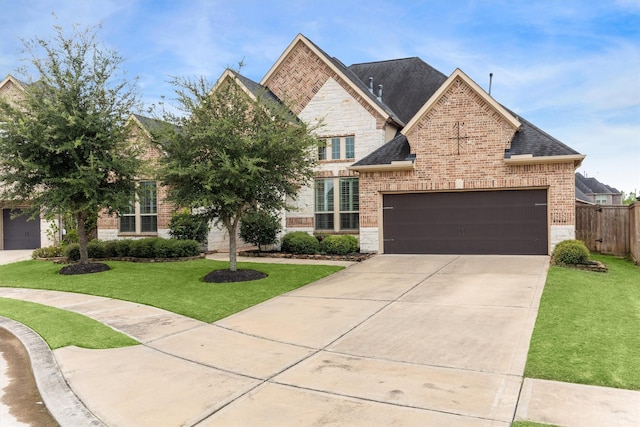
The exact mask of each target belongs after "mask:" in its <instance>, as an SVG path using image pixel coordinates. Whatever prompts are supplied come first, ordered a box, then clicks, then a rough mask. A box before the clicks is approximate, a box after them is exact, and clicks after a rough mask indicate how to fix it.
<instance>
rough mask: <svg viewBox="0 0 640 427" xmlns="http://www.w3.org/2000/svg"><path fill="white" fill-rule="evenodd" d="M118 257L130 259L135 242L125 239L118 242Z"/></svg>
mask: <svg viewBox="0 0 640 427" xmlns="http://www.w3.org/2000/svg"><path fill="white" fill-rule="evenodd" d="M115 242H116V245H115V246H116V248H115V249H116V255H115V256H117V257H128V256H129V254H130V253H131V242H133V240H130V239H123V240H116V241H115Z"/></svg>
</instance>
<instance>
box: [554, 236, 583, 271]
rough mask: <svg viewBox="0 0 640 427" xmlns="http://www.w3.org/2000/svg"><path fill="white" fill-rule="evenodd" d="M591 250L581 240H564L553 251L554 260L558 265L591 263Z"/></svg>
mask: <svg viewBox="0 0 640 427" xmlns="http://www.w3.org/2000/svg"><path fill="white" fill-rule="evenodd" d="M590 256H591V254H590V253H589V249H587V247H586V246H585V244H584V242H582V241H580V240H564V241H562V242H560V243H558V244H557V245H556V247H555V249H554V250H553V255H552V259H553V261H554V262H555V263H556V264H569V265H573V264H585V263H586V262H587V261H589V257H590Z"/></svg>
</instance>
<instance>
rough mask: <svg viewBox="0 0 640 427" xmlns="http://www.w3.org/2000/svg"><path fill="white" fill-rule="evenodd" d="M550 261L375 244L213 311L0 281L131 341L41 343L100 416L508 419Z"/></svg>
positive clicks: (220, 420) (258, 421) (281, 422)
mask: <svg viewBox="0 0 640 427" xmlns="http://www.w3.org/2000/svg"><path fill="white" fill-rule="evenodd" d="M547 268H548V258H547V257H544V256H513V257H511V256H408V255H405V256H393V255H381V256H376V257H374V258H372V259H370V260H367V261H365V262H363V263H360V264H356V265H353V266H351V267H349V268H347V269H345V270H343V271H341V272H339V273H337V274H335V275H333V276H331V277H327V278H325V279H322V280H320V281H318V282H315V283H313V284H310V285H308V286H306V287H304V288H301V289H298V290H296V291H293V292H291V293H288V294H286V295H283V296H280V297H277V298H274V299H272V300H269V301H267V302H265V303H263V304H260V305H258V306H255V307H253V308H251V309H248V310H245V311H243V312H241V313H238V314H236V315H233V316H230V317H228V318H226V319H223V320H221V321H219V322H216V323H214V324H206V323H202V322H198V321H195V320H192V319H186V318H184V317H181V316H178V315H175V314H173V313H167V312H164V311H162V310H158V309H154V308H151V307H146V306H140V305H139V304H132V303H127V302H124V301H115V300H110V299H106V298H97V297H91V296H86V295H78V294H65V293H61V292H49V291H26V290H18V289H16V290H11V289H4V290H0V296H7V297H11V298H22V299H28V300H32V301H37V302H44V303H47V304H49V305H54V306H58V307H61V308H65V309H67V310H72V311H76V312H79V313H82V314H85V315H88V316H91V317H94V318H96V319H98V320H100V321H102V322H104V323H106V324H109V325H111V326H113V327H116V328H117V329H119V330H122V331H124V332H126V333H128V334H129V335H131V336H134V337H136V338H137V339H138V340H140V341H141V342H142V343H143V345H141V346H134V347H128V348H120V349H111V350H88V349H80V348H75V347H66V348H61V349H58V350H55V351H54V356H55V358H56V361H57V363H58V365H59V366H60V369H61V371H62V374H63V375H64V379H65V381H66V382H67V383H68V384H69V385H70V386H71V388H72V389H73V392H74V393H75V394H76V395H77V396H78V397H79V398H80V399H81V400H82V402H84V404H85V405H86V406H87V408H88V409H89V410H90V411H91V412H92V413H93V414H95V415H96V416H97V417H98V418H99V419H101V420H102V421H103V422H104V423H105V424H106V425H108V426H158V425H171V426H179V425H180V426H195V425H197V426H255V425H260V426H290V425H291V426H293V425H296V426H297V425H306V426H311V425H318V426H329V425H349V426H352V425H356V426H357V425H363V426H364V425H366V426H371V425H385V426H386V425H407V426H413V425H416V426H417V425H419V426H426V425H430V426H447V425H451V426H509V424H510V422H511V420H512V419H513V416H514V412H515V409H516V404H517V401H518V396H519V393H520V387H521V384H522V373H523V370H524V364H525V360H526V354H527V349H528V345H529V338H530V335H531V332H532V330H533V325H534V320H535V315H536V312H537V305H538V301H539V298H540V294H541V291H542V288H543V285H544V280H545V276H546V271H547Z"/></svg>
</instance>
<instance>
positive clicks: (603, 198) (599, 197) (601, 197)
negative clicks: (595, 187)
mask: <svg viewBox="0 0 640 427" xmlns="http://www.w3.org/2000/svg"><path fill="white" fill-rule="evenodd" d="M596 203H597V204H599V205H606V204H607V195H606V194H596Z"/></svg>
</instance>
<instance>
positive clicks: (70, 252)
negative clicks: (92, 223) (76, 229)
mask: <svg viewBox="0 0 640 427" xmlns="http://www.w3.org/2000/svg"><path fill="white" fill-rule="evenodd" d="M64 256H65V257H67V259H68V260H69V261H79V260H80V244H79V243H71V244H68V245H67V247H66V248H64Z"/></svg>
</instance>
